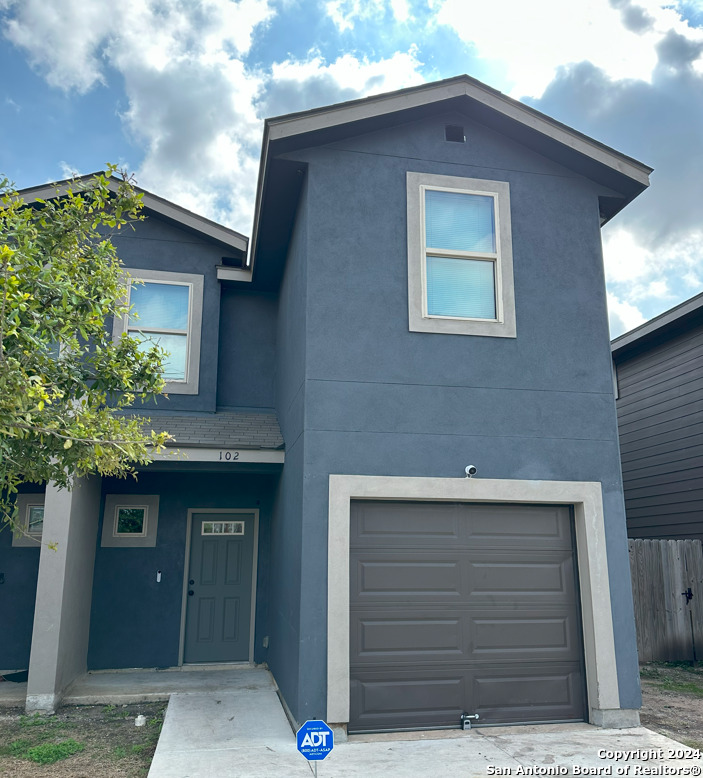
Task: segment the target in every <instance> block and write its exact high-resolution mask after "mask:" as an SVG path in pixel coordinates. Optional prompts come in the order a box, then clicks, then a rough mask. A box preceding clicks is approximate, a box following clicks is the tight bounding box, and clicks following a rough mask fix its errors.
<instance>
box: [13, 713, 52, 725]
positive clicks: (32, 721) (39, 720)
mask: <svg viewBox="0 0 703 778" xmlns="http://www.w3.org/2000/svg"><path fill="white" fill-rule="evenodd" d="M51 718H53V716H52V717H51ZM47 721H48V718H47V717H46V716H42V715H41V713H35V714H34V715H33V716H20V727H23V728H24V727H43V726H44V725H45V724H46V723H47Z"/></svg>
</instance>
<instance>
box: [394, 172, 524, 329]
mask: <svg viewBox="0 0 703 778" xmlns="http://www.w3.org/2000/svg"><path fill="white" fill-rule="evenodd" d="M407 197H408V309H409V328H410V330H411V331H413V332H441V333H449V334H457V335H484V336H493V337H515V296H514V288H513V267H512V233H511V227H510V189H509V185H508V183H507V182H505V181H485V180H482V179H473V178H458V177H456V176H438V175H430V174H424V173H408V174H407Z"/></svg>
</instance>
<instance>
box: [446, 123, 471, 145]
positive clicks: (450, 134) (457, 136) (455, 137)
mask: <svg viewBox="0 0 703 778" xmlns="http://www.w3.org/2000/svg"><path fill="white" fill-rule="evenodd" d="M444 139H445V140H448V141H451V142H452V143H466V136H465V135H464V128H463V127H460V126H459V125H458V124H447V125H445V127H444Z"/></svg>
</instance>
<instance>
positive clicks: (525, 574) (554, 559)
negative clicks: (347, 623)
mask: <svg viewBox="0 0 703 778" xmlns="http://www.w3.org/2000/svg"><path fill="white" fill-rule="evenodd" d="M487 556H489V554H488V552H486V551H482V552H477V551H475V550H472V551H468V550H463V549H454V550H452V551H445V552H442V553H439V552H437V551H418V550H417V549H414V550H412V551H410V550H408V551H396V552H394V553H390V552H388V551H386V552H385V553H382V552H371V551H369V552H365V553H364V554H363V558H360V559H356V560H352V564H351V565H350V590H351V591H350V602H351V604H352V605H355V604H357V603H359V604H361V603H368V602H373V601H378V600H383V601H386V600H388V601H391V600H392V601H393V602H397V603H405V602H408V603H413V602H421V601H423V600H427V601H432V602H437V603H438V604H439V602H440V601H443V600H446V601H447V602H451V601H452V600H455V599H458V598H461V597H469V598H470V599H471V600H472V601H475V602H476V603H477V604H480V602H481V601H482V600H483V601H486V602H490V603H491V604H494V605H499V604H500V603H501V602H503V601H508V602H515V601H528V600H533V599H535V598H539V599H540V601H541V602H543V603H545V602H548V601H550V600H555V599H556V600H559V601H562V600H564V598H569V597H570V598H571V601H572V602H573V601H574V598H575V592H574V586H573V580H574V565H573V559H572V557H571V555H568V556H567V555H566V554H565V552H563V551H561V550H560V551H540V552H534V553H533V554H532V555H531V560H530V561H529V562H525V561H524V558H525V551H524V550H521V551H513V552H506V551H504V550H503V551H500V552H498V551H492V552H490V556H489V561H488V560H487Z"/></svg>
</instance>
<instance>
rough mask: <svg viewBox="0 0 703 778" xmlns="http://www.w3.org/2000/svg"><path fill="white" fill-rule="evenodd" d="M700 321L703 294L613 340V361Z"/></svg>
mask: <svg viewBox="0 0 703 778" xmlns="http://www.w3.org/2000/svg"><path fill="white" fill-rule="evenodd" d="M702 319H703V292H701V294H697V295H696V296H695V297H691V298H690V299H689V300H684V302H682V303H680V304H679V305H675V306H674V307H673V308H670V309H669V310H668V311H664V313H660V314H659V316H655V317H654V318H653V319H650V320H649V321H646V322H645V323H644V324H640V326H639V327H635V328H634V329H632V330H630V331H629V332H625V333H624V334H622V335H620V336H619V337H617V338H614V339H613V340H612V341H611V343H610V350H611V352H612V354H613V359H615V360H616V361H618V359H619V358H621V357H624V356H627V355H628V354H629V353H630V352H632V351H634V350H636V349H638V348H641V347H643V346H645V345H646V344H647V343H649V342H650V341H653V340H658V339H660V338H662V337H666V336H667V335H669V334H678V333H679V332H681V331H682V330H683V329H684V328H685V327H686V326H687V325H688V324H689V323H691V322H693V323H695V325H699V324H700V323H701V320H702Z"/></svg>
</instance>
